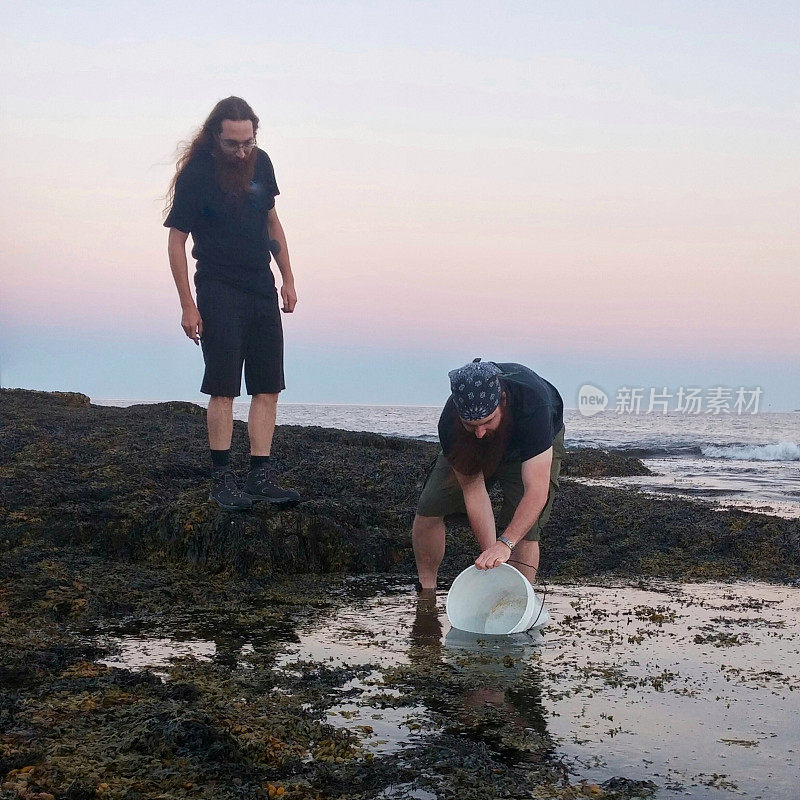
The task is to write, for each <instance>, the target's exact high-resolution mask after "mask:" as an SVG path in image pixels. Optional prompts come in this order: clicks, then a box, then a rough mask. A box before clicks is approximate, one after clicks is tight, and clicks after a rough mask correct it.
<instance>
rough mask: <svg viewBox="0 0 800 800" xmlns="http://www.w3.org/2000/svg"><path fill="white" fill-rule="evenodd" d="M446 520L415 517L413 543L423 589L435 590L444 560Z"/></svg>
mask: <svg viewBox="0 0 800 800" xmlns="http://www.w3.org/2000/svg"><path fill="white" fill-rule="evenodd" d="M444 541H445V535H444V519H443V518H442V517H422V516H420V515H419V514H417V515H416V516H415V517H414V526H413V527H412V528H411V543H412V545H413V546H414V558H415V559H416V560H417V574H418V575H419V582H420V583H421V584H422V588H423V589H434V588H435V587H436V577H437V575H438V573H439V564H441V563H442V559H443V558H444Z"/></svg>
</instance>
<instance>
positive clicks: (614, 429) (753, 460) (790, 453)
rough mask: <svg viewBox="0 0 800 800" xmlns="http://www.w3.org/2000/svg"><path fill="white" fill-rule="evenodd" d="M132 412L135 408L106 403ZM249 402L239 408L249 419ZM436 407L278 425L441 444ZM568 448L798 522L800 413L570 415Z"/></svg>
mask: <svg viewBox="0 0 800 800" xmlns="http://www.w3.org/2000/svg"><path fill="white" fill-rule="evenodd" d="M96 402H99V404H101V405H118V406H128V405H133V404H134V403H137V402H142V401H136V400H101V401H96ZM248 408H249V403H248V402H246V401H245V402H234V417H235V418H236V419H239V420H246V419H247V411H248ZM440 412H441V408H440V407H439V406H371V405H315V404H302V403H282V404H280V405H279V406H278V424H279V425H302V426H310V425H316V426H320V427H323V428H339V429H341V430H348V431H369V432H372V433H379V434H382V435H384V436H400V437H408V438H413V439H420V440H423V441H429V442H433V441H438V435H437V422H438V419H439V414H440ZM564 424H565V426H566V436H565V443H566V446H567V447H568V448H570V447H572V448H575V447H596V448H602V449H604V450H612V451H615V452H619V453H622V454H625V455H631V456H635V457H637V458H640V459H641V460H642V461H643V462H644V464H645V465H646V466H647V467H648V468H649V469H650V470H651V471H652V472H653V473H654V474H653V475H650V476H636V477H627V478H607V479H586V480H587V482H589V483H596V484H602V485H609V486H632V487H636V488H638V489H640V490H641V491H644V492H647V493H649V494H653V495H657V496H666V497H670V496H671V497H675V496H678V497H684V498H694V499H697V500H699V501H702V502H704V503H708V504H711V505H713V506H715V507H718V508H733V507H735V508H741V509H744V510H750V511H760V512H762V513H766V514H774V515H777V516H782V517H798V518H800V412H790V413H772V412H759V413H755V414H733V413H727V414H726V413H720V414H680V413H674V412H673V413H665V414H633V413H617V412H615V411H603V412H600V413H598V414H595V415H594V416H583V415H581V414H580V413H579V412H578V411H577V410H571V409H566V410H565V412H564Z"/></svg>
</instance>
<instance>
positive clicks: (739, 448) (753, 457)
mask: <svg viewBox="0 0 800 800" xmlns="http://www.w3.org/2000/svg"><path fill="white" fill-rule="evenodd" d="M700 450H701V452H702V453H703V455H704V456H705V457H706V458H730V459H734V460H736V461H800V447H799V446H798V445H797V444H795V443H794V442H778V444H762V445H728V446H726V447H718V446H715V445H706V446H704V447H701V448H700Z"/></svg>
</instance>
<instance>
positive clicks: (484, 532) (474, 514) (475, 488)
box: [453, 470, 507, 551]
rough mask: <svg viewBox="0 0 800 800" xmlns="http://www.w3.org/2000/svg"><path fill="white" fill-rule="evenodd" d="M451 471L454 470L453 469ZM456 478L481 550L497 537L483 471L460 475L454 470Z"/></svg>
mask: <svg viewBox="0 0 800 800" xmlns="http://www.w3.org/2000/svg"><path fill="white" fill-rule="evenodd" d="M453 471H454V472H455V470H453ZM456 478H457V479H458V483H459V485H460V486H461V491H462V492H463V493H464V505H465V506H466V509H467V516H468V517H469V524H470V527H471V528H472V532H473V533H474V534H475V538H476V539H477V540H478V547H480V548H481V550H482V551H483V550H486V548H487V547H489V546H490V545H491V544H493V543H494V542H495V540H496V539H497V532H496V528H495V524H494V512H493V511H492V501H491V500H490V499H489V492H488V491H487V490H486V481H485V480H484V479H483V473H482V472H479V473H478V474H477V475H462V474H461V473H459V472H456ZM506 549H507V548H506Z"/></svg>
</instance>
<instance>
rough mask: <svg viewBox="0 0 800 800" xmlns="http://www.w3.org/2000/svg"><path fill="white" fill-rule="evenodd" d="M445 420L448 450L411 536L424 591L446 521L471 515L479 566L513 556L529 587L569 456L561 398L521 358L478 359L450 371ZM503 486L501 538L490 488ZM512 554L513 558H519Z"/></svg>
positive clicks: (442, 431) (432, 582)
mask: <svg viewBox="0 0 800 800" xmlns="http://www.w3.org/2000/svg"><path fill="white" fill-rule="evenodd" d="M449 376H450V389H451V391H452V394H451V396H450V399H449V400H448V401H447V403H446V404H445V407H444V410H443V411H442V415H441V417H440V418H439V441H440V443H441V445H442V451H441V452H440V453H439V456H438V458H437V459H436V464H435V465H434V467H433V469H432V470H431V472H430V474H429V475H428V478H427V480H426V482H425V486H424V488H423V490H422V495H421V496H420V498H419V503H418V504H417V514H416V516H415V517H414V527H413V529H412V542H413V545H414V556H415V558H416V561H417V572H418V574H419V586H418V588H419V589H420V590H426V589H427V590H430V589H434V588H435V587H436V578H437V574H438V571H439V564H441V562H442V558H444V548H445V529H444V517H445V516H447V515H448V514H455V513H459V512H460V513H464V512H465V511H466V513H467V516H468V518H469V523H470V525H471V527H472V530H473V532H474V533H475V537H476V538H477V540H478V546H479V547H480V549H481V554H480V555H479V556H478V558H477V559H476V560H475V566H476V567H477V568H478V569H491V568H492V567H496V566H498V565H500V564H503V563H505V562H506V561H510V562H511V563H513V564H514V565H515V566H516V567H517V568H518V569H519V570H520V571H521V572H522V573H523V574H524V575H525V577H527V578H528V580H529V581H531V583H532V582H533V581H534V580H535V578H536V572H537V571H538V568H539V535H540V532H541V529H542V528H543V527H544V525H545V524H546V523H547V520H548V519H549V518H550V509H551V508H552V505H553V499H554V497H555V492H556V490H557V489H558V473H559V471H560V469H561V459H562V458H563V456H564V404H563V402H562V400H561V396H560V395H559V393H558V391H557V390H556V388H555V387H554V386H553V385H552V384H550V383H548V382H547V381H546V380H544V378H540V377H539V376H538V375H537V374H536V373H535V372H534V371H533V370H530V369H528V368H527V367H524V366H522V365H521V364H495V363H494V362H491V361H487V362H481V360H480V359H479V358H476V359H475V360H474V361H473V362H472V363H471V364H466V365H465V366H463V367H459V368H458V369H455V370H453V371H452V372H450V373H449ZM498 481H499V483H500V485H501V487H502V490H503V498H504V502H503V508H502V510H501V512H500V516H499V520H498V521H499V523H500V524H501V525H502V526H503V527H504V528H505V530H504V531H503V533H502V535H500V536H498V535H497V529H496V526H495V519H494V512H493V511H492V503H491V500H490V499H489V491H488V488H487V487H491V485H492V484H494V483H495V482H498ZM512 553H513V555H512Z"/></svg>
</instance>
